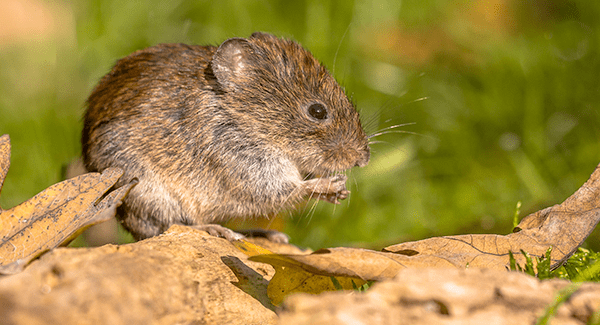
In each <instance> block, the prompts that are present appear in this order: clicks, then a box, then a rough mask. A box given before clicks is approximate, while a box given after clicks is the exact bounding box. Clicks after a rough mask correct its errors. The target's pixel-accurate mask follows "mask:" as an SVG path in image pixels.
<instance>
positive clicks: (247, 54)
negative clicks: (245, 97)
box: [212, 38, 254, 90]
mask: <svg viewBox="0 0 600 325" xmlns="http://www.w3.org/2000/svg"><path fill="white" fill-rule="evenodd" d="M253 63H254V61H253V50H252V46H251V45H250V43H249V42H248V40H246V39H243V38H230V39H228V40H226V41H225V42H223V44H221V46H219V48H218V49H217V52H216V53H215V55H214V56H213V59H212V70H213V73H214V75H215V77H216V78H217V81H218V82H219V84H220V85H221V86H222V87H223V88H225V89H226V90H234V89H236V88H237V86H238V85H240V84H241V83H243V82H244V80H246V79H247V78H249V72H250V69H251V67H252V65H253Z"/></svg>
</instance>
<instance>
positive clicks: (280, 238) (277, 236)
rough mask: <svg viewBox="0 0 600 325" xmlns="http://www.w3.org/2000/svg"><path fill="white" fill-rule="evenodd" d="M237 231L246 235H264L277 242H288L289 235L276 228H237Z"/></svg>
mask: <svg viewBox="0 0 600 325" xmlns="http://www.w3.org/2000/svg"><path fill="white" fill-rule="evenodd" d="M239 233H241V234H244V235H245V236H247V237H264V238H266V239H268V240H269V241H272V242H274V243H279V244H287V243H289V242H290V237H289V236H288V235H286V234H285V233H282V232H281V231H277V230H270V229H269V230H267V229H247V230H239Z"/></svg>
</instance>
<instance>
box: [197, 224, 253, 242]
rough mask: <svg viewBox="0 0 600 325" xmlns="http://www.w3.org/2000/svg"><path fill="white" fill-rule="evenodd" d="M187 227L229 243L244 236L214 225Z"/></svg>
mask: <svg viewBox="0 0 600 325" xmlns="http://www.w3.org/2000/svg"><path fill="white" fill-rule="evenodd" d="M188 227H192V228H194V229H198V230H202V231H206V232H207V233H208V234H209V235H211V236H215V237H222V238H225V239H227V240H229V241H234V240H240V239H244V235H242V234H240V233H238V232H235V231H233V230H231V229H229V228H226V227H223V226H221V225H215V224H208V225H189V226H188Z"/></svg>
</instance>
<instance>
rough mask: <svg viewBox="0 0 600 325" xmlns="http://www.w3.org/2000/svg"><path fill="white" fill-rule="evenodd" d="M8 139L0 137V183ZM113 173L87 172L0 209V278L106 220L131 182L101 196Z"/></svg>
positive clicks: (117, 171) (116, 175) (114, 177)
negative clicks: (14, 205)
mask: <svg viewBox="0 0 600 325" xmlns="http://www.w3.org/2000/svg"><path fill="white" fill-rule="evenodd" d="M8 152H10V142H9V138H8V136H3V137H2V138H0V163H1V164H0V172H1V173H2V174H0V176H2V178H1V179H0V183H1V182H2V181H3V180H4V176H6V170H8V166H9V159H7V153H8ZM122 174H123V173H122V171H121V170H120V169H118V168H109V169H106V170H105V171H104V172H103V173H102V174H100V173H90V174H86V175H82V176H78V177H76V178H73V179H70V180H66V181H64V182H61V183H58V184H55V185H52V186H50V187H49V188H47V189H45V190H44V191H42V192H41V193H39V194H38V195H36V196H34V197H33V198H31V199H29V200H28V201H26V202H24V203H22V204H20V205H18V206H16V207H14V208H12V209H9V210H0V237H1V238H2V239H1V241H0V273H4V274H12V273H16V272H19V271H20V270H21V269H22V268H23V267H24V266H25V265H27V263H29V262H30V261H31V260H32V259H34V258H35V257H37V256H39V255H40V254H42V253H44V252H45V251H47V250H49V249H52V248H55V247H57V246H59V245H61V244H63V243H65V242H68V241H70V240H71V239H73V238H74V237H75V236H77V235H78V234H79V233H80V232H81V231H83V230H85V228H87V227H89V226H91V225H93V224H96V223H99V222H102V221H105V220H108V219H110V218H112V217H113V216H114V214H115V210H116V208H117V206H118V205H119V204H120V203H121V200H122V199H123V197H124V196H125V195H126V194H127V193H128V192H129V190H130V189H131V188H132V187H133V186H134V185H135V183H131V184H128V185H127V186H123V187H121V188H119V189H117V190H115V191H112V192H110V193H109V194H106V193H107V191H108V190H109V189H110V188H111V187H112V186H113V185H114V184H115V183H116V182H117V180H118V179H119V177H121V175H122Z"/></svg>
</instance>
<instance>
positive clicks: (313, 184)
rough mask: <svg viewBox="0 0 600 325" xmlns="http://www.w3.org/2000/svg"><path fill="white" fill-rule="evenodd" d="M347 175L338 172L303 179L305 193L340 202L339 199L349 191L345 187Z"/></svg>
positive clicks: (344, 196) (343, 197) (316, 197)
mask: <svg viewBox="0 0 600 325" xmlns="http://www.w3.org/2000/svg"><path fill="white" fill-rule="evenodd" d="M347 179H348V177H347V176H346V175H343V174H338V175H335V176H332V177H326V178H315V179H310V180H308V181H305V182H304V184H305V189H306V192H307V194H308V195H309V196H310V197H311V198H314V199H318V200H323V201H327V202H329V203H333V204H340V201H339V200H343V199H346V198H347V197H348V194H350V191H348V190H347V189H346V180H347Z"/></svg>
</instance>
